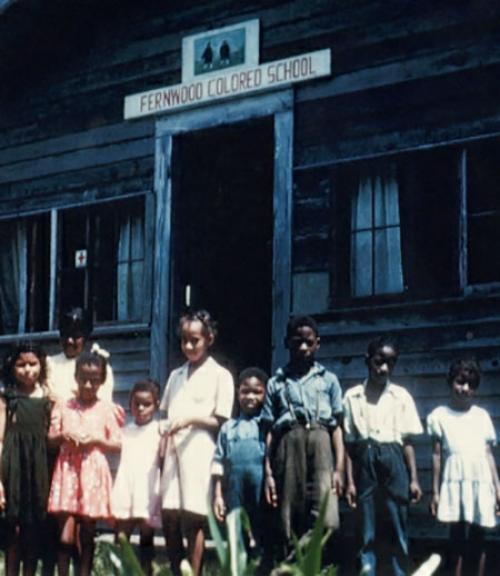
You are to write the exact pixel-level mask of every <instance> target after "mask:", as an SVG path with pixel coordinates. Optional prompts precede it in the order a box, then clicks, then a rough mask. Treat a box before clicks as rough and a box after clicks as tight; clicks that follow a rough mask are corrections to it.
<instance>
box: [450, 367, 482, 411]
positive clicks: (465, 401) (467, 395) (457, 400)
mask: <svg viewBox="0 0 500 576" xmlns="http://www.w3.org/2000/svg"><path fill="white" fill-rule="evenodd" d="M475 392H476V389H475V387H474V385H473V384H471V382H470V381H469V379H468V378H467V374H464V373H463V372H462V373H460V374H457V376H456V377H455V379H454V380H453V382H452V384H451V399H452V404H453V406H454V407H455V408H458V409H459V410H468V409H469V408H470V406H471V404H472V398H473V397H474V394H475Z"/></svg>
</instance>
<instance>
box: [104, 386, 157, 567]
mask: <svg viewBox="0 0 500 576" xmlns="http://www.w3.org/2000/svg"><path fill="white" fill-rule="evenodd" d="M159 403H160V385H159V384H158V382H156V381H154V380H140V381H139V382H136V383H135V384H134V386H133V388H132V391H131V393H130V412H131V413H132V416H133V417H134V422H131V423H130V424H128V425H127V426H126V427H125V428H124V430H123V435H122V451H121V457H120V465H119V467H118V472H117V474H116V479H115V482H114V485H113V492H112V495H111V506H112V512H113V516H114V518H116V520H117V522H116V534H117V536H118V534H120V533H121V534H124V535H125V536H126V537H127V539H129V538H130V535H131V534H132V531H133V530H134V528H136V527H139V531H140V545H139V546H140V547H139V553H140V558H141V565H142V569H143V571H144V573H145V574H147V575H150V574H152V573H153V569H152V560H153V556H154V547H153V537H154V529H155V528H160V527H161V519H160V514H161V506H160V441H161V436H160V428H159V422H158V420H156V419H155V418H154V416H155V413H156V411H157V410H158V406H159Z"/></svg>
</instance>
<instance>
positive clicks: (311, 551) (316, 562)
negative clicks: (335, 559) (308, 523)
mask: <svg viewBox="0 0 500 576" xmlns="http://www.w3.org/2000/svg"><path fill="white" fill-rule="evenodd" d="M328 498H329V494H328V492H326V494H325V496H324V498H323V501H322V503H321V508H320V511H319V515H318V517H317V518H316V521H315V523H314V527H313V529H312V534H311V537H310V539H309V541H308V542H307V545H306V547H305V552H304V558H303V562H302V563H301V564H302V566H301V569H302V572H303V573H304V575H305V576H317V574H319V573H320V572H321V557H322V552H323V546H324V545H325V543H326V540H327V539H328V537H329V536H330V534H329V533H327V534H328V537H327V538H326V539H325V538H324V535H325V516H326V507H327V505H328Z"/></svg>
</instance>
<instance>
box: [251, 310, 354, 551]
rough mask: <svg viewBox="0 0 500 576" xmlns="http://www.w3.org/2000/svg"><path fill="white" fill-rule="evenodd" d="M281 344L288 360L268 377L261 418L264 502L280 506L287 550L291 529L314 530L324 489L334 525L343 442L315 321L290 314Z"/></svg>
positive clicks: (332, 380) (338, 402) (334, 386)
mask: <svg viewBox="0 0 500 576" xmlns="http://www.w3.org/2000/svg"><path fill="white" fill-rule="evenodd" d="M285 344H286V347H287V348H288V350H289V353H290V360H289V362H288V364H287V365H286V366H285V367H284V368H280V369H278V371H277V372H276V375H275V376H274V377H273V378H271V379H270V380H269V383H268V387H267V395H266V400H265V403H264V409H263V411H262V419H263V422H264V423H265V424H266V426H267V429H268V430H269V432H268V434H267V439H266V442H267V454H266V467H265V471H266V480H265V493H266V500H267V501H268V503H269V504H270V505H271V506H273V507H274V508H277V509H278V512H279V517H280V522H279V524H280V532H281V534H280V537H281V538H280V539H281V544H282V545H283V547H282V548H283V552H285V553H286V551H287V548H288V547H289V546H290V544H291V537H292V533H294V534H295V535H296V536H297V537H298V538H300V537H301V536H303V535H304V534H306V533H307V532H308V531H309V530H310V529H311V528H312V526H313V524H314V520H315V518H316V517H317V516H318V513H319V509H320V506H321V503H322V501H323V499H324V497H325V494H327V493H328V494H329V498H328V507H327V513H326V517H325V520H326V527H327V528H331V529H337V528H338V526H339V514H338V497H339V496H341V495H342V492H343V487H344V444H343V440H342V430H341V427H340V424H341V416H342V392H341V388H340V384H339V382H338V380H337V377H336V376H335V374H333V373H332V372H329V371H328V370H327V369H326V368H325V367H324V366H322V365H321V364H319V363H318V362H316V361H315V353H316V351H317V350H318V348H319V344H320V339H319V335H318V327H317V324H316V322H315V321H314V319H313V318H311V317H310V316H297V317H294V318H292V319H291V320H290V321H289V323H288V326H287V335H286V339H285Z"/></svg>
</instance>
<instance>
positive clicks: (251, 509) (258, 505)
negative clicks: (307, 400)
mask: <svg viewBox="0 0 500 576" xmlns="http://www.w3.org/2000/svg"><path fill="white" fill-rule="evenodd" d="M267 380H268V376H267V374H266V373H265V372H264V371H263V370H261V369H260V368H247V369H246V370H243V372H241V374H240V376H239V379H238V403H239V407H240V415H239V416H238V418H232V419H231V420H228V421H227V422H225V423H224V424H223V425H222V427H221V429H220V431H219V435H218V438H217V446H216V449H215V455H214V460H213V464H212V476H213V477H214V481H215V482H214V502H213V507H214V514H215V517H216V518H217V520H219V522H222V521H223V520H224V518H225V515H226V511H227V512H230V511H231V510H234V509H235V508H239V507H241V508H244V509H245V511H246V513H247V514H248V517H249V519H250V525H251V528H252V535H253V537H254V538H255V540H256V543H257V544H262V535H261V531H262V524H263V523H262V496H263V487H264V486H263V481H264V454H265V451H266V443H265V436H264V432H263V430H262V427H261V420H260V414H261V409H262V404H263V403H264V397H265V394H266V384H267ZM250 544H251V545H255V542H253V543H252V542H251V543H250Z"/></svg>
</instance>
